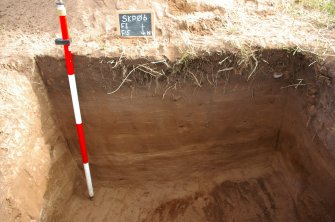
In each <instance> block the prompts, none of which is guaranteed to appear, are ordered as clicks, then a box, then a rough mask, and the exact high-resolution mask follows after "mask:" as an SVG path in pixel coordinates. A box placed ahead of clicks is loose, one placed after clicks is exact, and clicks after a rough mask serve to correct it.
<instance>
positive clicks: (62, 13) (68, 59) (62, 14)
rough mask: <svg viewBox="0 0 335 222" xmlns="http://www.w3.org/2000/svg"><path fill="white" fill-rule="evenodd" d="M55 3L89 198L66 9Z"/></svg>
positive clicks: (58, 41)
mask: <svg viewBox="0 0 335 222" xmlns="http://www.w3.org/2000/svg"><path fill="white" fill-rule="evenodd" d="M56 5H57V11H58V15H59V21H60V27H61V30H62V38H61V39H56V41H55V43H56V45H63V46H64V55H65V63H66V69H67V73H68V77H69V83H70V91H71V97H72V105H73V110H74V116H75V119H76V126H77V134H78V139H79V146H80V151H81V157H82V161H83V165H84V171H85V177H86V184H87V189H88V195H89V197H90V198H93V196H94V192H93V185H92V178H91V172H90V166H89V163H88V156H87V150H86V144H85V137H84V130H83V123H82V120H81V114H80V106H79V99H78V92H77V85H76V79H75V75H74V66H73V61H72V53H71V51H70V49H69V46H70V42H71V40H70V37H69V32H68V28H67V21H66V9H65V5H64V3H63V1H62V0H58V1H57V2H56Z"/></svg>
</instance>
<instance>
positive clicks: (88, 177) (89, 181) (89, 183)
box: [83, 163, 94, 197]
mask: <svg viewBox="0 0 335 222" xmlns="http://www.w3.org/2000/svg"><path fill="white" fill-rule="evenodd" d="M83 165H84V171H85V177H86V184H87V188H88V195H89V196H90V197H93V196H94V193H93V185H92V179H91V172H90V165H89V163H84V164H83Z"/></svg>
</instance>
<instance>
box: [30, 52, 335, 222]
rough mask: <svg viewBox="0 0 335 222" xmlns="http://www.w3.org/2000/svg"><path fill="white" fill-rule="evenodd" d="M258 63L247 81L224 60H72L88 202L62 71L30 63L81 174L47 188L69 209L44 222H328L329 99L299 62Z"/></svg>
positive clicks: (281, 58)
mask: <svg viewBox="0 0 335 222" xmlns="http://www.w3.org/2000/svg"><path fill="white" fill-rule="evenodd" d="M257 58H258V60H257V68H256V71H255V72H254V73H252V76H251V77H250V79H249V80H247V77H248V75H249V74H250V73H251V72H252V70H253V68H254V67H255V63H250V64H251V65H250V66H248V65H243V63H242V62H243V60H242V59H241V58H238V56H236V55H233V54H229V53H228V54H216V55H207V56H199V57H198V58H187V57H185V58H182V59H180V60H179V61H177V62H175V63H169V62H162V61H154V60H152V61H150V60H148V59H137V60H126V59H119V58H105V57H104V58H92V57H85V56H75V57H74V62H75V67H76V78H77V85H78V91H79V98H80V104H81V110H82V116H83V122H84V127H85V134H86V137H87V138H86V140H87V147H88V152H89V158H90V166H91V171H92V177H93V183H94V188H95V197H94V200H93V201H90V200H89V199H88V198H87V191H86V186H85V182H84V176H83V172H82V165H81V157H80V152H79V150H80V149H79V147H78V142H77V136H76V131H75V127H74V116H73V114H72V113H73V112H72V105H71V100H70V98H71V97H70V91H69V85H68V80H67V77H66V70H65V67H64V61H63V59H59V58H54V57H48V56H41V57H38V58H36V60H37V64H38V67H39V71H40V74H41V76H42V78H43V81H44V83H45V85H46V87H47V89H48V96H49V99H50V101H51V103H52V105H53V108H54V111H55V114H56V115H55V119H56V120H57V123H58V127H59V130H60V131H61V132H62V133H63V135H64V137H65V138H66V141H67V144H68V148H69V150H70V153H71V155H72V157H73V159H74V160H75V162H76V163H77V166H78V169H79V170H78V173H77V176H76V177H75V176H74V177H73V178H58V179H57V180H58V181H59V180H62V179H64V180H73V181H75V182H74V184H75V185H74V187H73V189H64V190H60V191H59V192H53V190H54V189H55V188H56V187H57V183H54V184H51V185H49V191H48V192H49V196H50V198H51V197H52V198H53V199H57V198H58V196H63V195H65V192H68V196H69V198H67V199H63V200H62V201H58V205H57V206H53V207H52V210H50V211H49V212H50V213H49V214H48V215H47V216H46V218H47V219H46V220H48V221H334V220H335V211H334V209H335V193H334V190H335V170H334V169H335V161H334V156H333V155H334V148H335V140H334V134H331V133H330V131H329V129H330V128H329V127H325V126H327V123H332V124H334V117H335V115H334V111H333V110H334V109H333V107H334V99H333V98H334V96H332V95H331V93H333V91H332V88H331V87H329V86H328V88H327V87H326V83H325V82H323V80H322V78H319V77H318V75H319V74H318V72H317V71H316V70H317V69H316V67H317V64H314V63H313V64H311V63H312V62H313V61H312V60H310V59H308V58H306V57H305V56H303V55H297V54H296V55H293V54H292V53H291V54H290V53H288V52H286V51H274V50H273V51H263V52H260V53H258V54H257ZM244 62H245V61H244ZM245 64H247V63H246V62H245ZM252 64H253V65H252ZM129 73H130V74H129ZM159 73H160V74H159ZM161 74H163V75H161ZM124 79H126V80H125V81H123V80H124ZM301 79H302V80H301ZM328 80H329V79H328ZM299 82H300V83H301V84H300V85H294V84H297V83H299ZM122 83H124V84H122ZM121 84H122V86H121V87H119V86H120V85H121ZM118 87H119V89H118ZM116 89H118V90H116ZM115 90H116V92H115V93H112V92H113V91H115ZM327 130H328V131H327ZM70 159H71V158H69V159H68V160H67V161H71V160H70ZM58 164H63V163H61V162H60V163H58ZM65 169H66V168H65ZM68 184H71V183H68Z"/></svg>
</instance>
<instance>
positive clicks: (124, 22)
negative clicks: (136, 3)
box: [117, 11, 155, 37]
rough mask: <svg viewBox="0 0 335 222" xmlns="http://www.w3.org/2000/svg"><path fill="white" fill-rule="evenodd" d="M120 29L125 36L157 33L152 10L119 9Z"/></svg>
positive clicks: (144, 35)
mask: <svg viewBox="0 0 335 222" xmlns="http://www.w3.org/2000/svg"><path fill="white" fill-rule="evenodd" d="M117 15H118V21H119V22H118V30H119V33H120V35H121V36H123V37H136V36H137V37H141V36H142V37H153V36H154V34H155V30H154V29H155V28H154V27H155V25H154V16H153V13H152V11H118V13H117Z"/></svg>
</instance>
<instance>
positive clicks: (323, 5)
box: [298, 0, 335, 16]
mask: <svg viewBox="0 0 335 222" xmlns="http://www.w3.org/2000/svg"><path fill="white" fill-rule="evenodd" d="M298 3H300V4H301V5H302V6H304V7H306V8H311V9H317V10H320V11H324V12H328V13H329V14H331V15H333V16H335V1H334V0H298Z"/></svg>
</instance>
